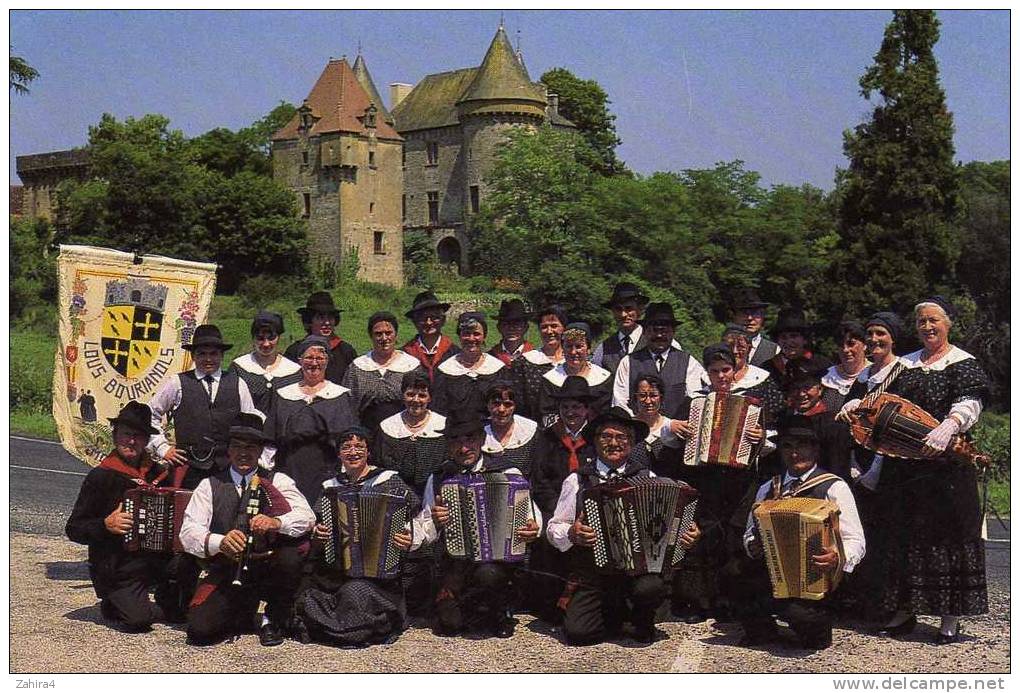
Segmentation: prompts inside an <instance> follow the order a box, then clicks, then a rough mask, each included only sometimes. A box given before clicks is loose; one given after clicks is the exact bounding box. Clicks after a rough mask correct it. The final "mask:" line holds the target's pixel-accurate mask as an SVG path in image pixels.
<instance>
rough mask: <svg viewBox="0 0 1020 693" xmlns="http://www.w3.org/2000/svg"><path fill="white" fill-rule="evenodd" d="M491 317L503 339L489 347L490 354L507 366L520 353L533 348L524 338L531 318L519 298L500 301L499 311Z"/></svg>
mask: <svg viewBox="0 0 1020 693" xmlns="http://www.w3.org/2000/svg"><path fill="white" fill-rule="evenodd" d="M492 317H493V318H495V319H496V329H497V330H499V334H500V336H501V337H502V338H503V339H502V340H500V342H499V343H498V344H496V345H495V346H493V347H492V348H491V349H489V355H490V356H495V357H496V358H498V359H499V360H500V361H502V362H503V363H505V364H506V365H507V366H509V365H510V364H511V363H513V362H514V359H516V358H518V357H519V356H521V354H523V353H524V352H526V351H531V350H532V349H534V347H533V346H532V345H531V342H529V341H527V340H526V339H524V335H525V334H527V332H528V320H529V319H531V313H529V312H528V311H527V309H525V307H524V301H522V300H521V299H519V298H511V299H509V300H506V301H500V303H499V312H498V313H497V314H496V315H493V316H492Z"/></svg>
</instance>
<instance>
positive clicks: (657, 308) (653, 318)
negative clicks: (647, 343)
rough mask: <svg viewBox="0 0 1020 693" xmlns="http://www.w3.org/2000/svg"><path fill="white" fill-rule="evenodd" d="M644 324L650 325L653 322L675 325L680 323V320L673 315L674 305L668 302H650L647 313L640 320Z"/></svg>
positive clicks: (646, 309)
mask: <svg viewBox="0 0 1020 693" xmlns="http://www.w3.org/2000/svg"><path fill="white" fill-rule="evenodd" d="M638 322H640V323H641V324H642V325H650V324H651V323H653V322H668V323H672V325H673V327H676V326H677V325H679V324H680V321H679V320H677V319H676V316H675V315H673V306H671V305H669V304H668V303H649V304H648V307H647V308H645V314H644V315H643V316H642V317H641V320H639V321H638Z"/></svg>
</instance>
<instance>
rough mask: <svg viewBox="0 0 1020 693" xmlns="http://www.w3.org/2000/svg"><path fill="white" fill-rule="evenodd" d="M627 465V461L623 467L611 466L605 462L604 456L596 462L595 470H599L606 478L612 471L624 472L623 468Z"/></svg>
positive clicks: (601, 475)
mask: <svg viewBox="0 0 1020 693" xmlns="http://www.w3.org/2000/svg"><path fill="white" fill-rule="evenodd" d="M626 467H627V463H626V462H625V463H624V464H623V467H616V468H614V467H610V466H609V465H608V464H606V463H605V462H603V461H602V458H599V459H598V460H597V461H596V462H595V471H597V472H598V473H599V476H600V477H602V478H603V479H605V478H606V477H607V476H609V473H610V472H616V473H617V474H623V470H624V469H625V468H626Z"/></svg>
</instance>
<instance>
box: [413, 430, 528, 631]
mask: <svg viewBox="0 0 1020 693" xmlns="http://www.w3.org/2000/svg"><path fill="white" fill-rule="evenodd" d="M444 433H445V436H446V440H447V454H448V459H447V461H445V462H444V463H443V464H442V466H441V467H440V468H439V470H438V471H437V472H435V473H434V474H432V475H431V476H429V480H428V481H427V482H426V483H425V495H424V497H423V498H422V503H423V505H422V509H421V513H420V514H419V515H418V516H417V517H416V518H415V519H414V531H413V532H412V535H413V544H412V546H411V549H412V550H414V549H417V548H418V547H419V546H421V545H422V544H423V543H424V544H431V543H433V542H435V541H437V540H438V539H439V534H440V532H441V531H442V530H443V528H445V527H446V526H447V525H448V524H449V522H450V509H449V508H448V507H446V506H445V505H443V504H442V501H441V498H437V495H436V492H437V490H438V489H439V487H440V486H441V485H442V484H443V482H444V481H445V480H446V479H447V478H449V477H451V476H454V475H458V474H483V473H485V472H501V473H503V474H507V475H518V476H521V472H520V470H519V469H517V468H516V467H511V466H508V465H507V464H505V463H501V462H500V460H498V459H495V458H490V457H489V456H488V455H486V454H485V453H483V452H482V446H483V444H484V443H485V425H484V422H483V421H482V419H481V417H480V416H479V415H478V414H477V413H476V412H473V411H463V410H457V411H455V412H454V413H453V414H452V415H451V416H449V417H448V418H447V419H446V429H445V432H444ZM532 510H533V513H534V518H533V519H530V520H529V521H528V524H527V526H526V527H524V528H522V529H520V530H518V532H517V536H518V538H519V539H521V540H522V541H525V542H528V543H530V542H533V541H535V540H536V539H537V538H538V535H539V532H540V531H541V527H542V513H541V512H540V511H539V510H538V508H537V507H535V506H534V504H532ZM512 575H513V571H512V569H511V567H510V566H509V565H507V564H505V563H501V562H493V563H475V562H473V561H470V560H466V559H463V558H454V557H452V556H450V555H449V554H448V553H446V552H445V551H443V552H441V555H440V559H439V580H438V581H439V594H438V595H436V604H435V625H434V626H433V629H434V630H435V632H436V634H437V635H456V634H458V633H460V632H461V631H462V630H464V629H466V628H472V627H474V628H477V629H480V630H483V631H488V632H489V633H491V634H492V635H495V636H496V637H499V638H509V637H510V636H511V635H513V632H514V626H515V625H516V623H515V621H514V620H513V619H511V618H510V617H509V614H508V606H509V595H510V594H511V593H512V592H511V579H512Z"/></svg>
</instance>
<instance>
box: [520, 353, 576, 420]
mask: <svg viewBox="0 0 1020 693" xmlns="http://www.w3.org/2000/svg"><path fill="white" fill-rule="evenodd" d="M558 363H563V360H562V359H561V360H560V361H557V362H556V363H553V361H552V359H550V358H549V357H548V356H546V355H545V352H544V351H542V350H541V349H532V350H531V351H528V352H526V353H524V354H523V355H522V356H521V357H520V358H518V359H515V360H514V362H513V364H511V366H510V373H509V378H510V383H511V384H512V385H513V387H514V393H515V394H516V397H515V401H516V402H517V412H516V413H518V414H520V415H521V416H524V417H527V418H529V419H531V420H532V421H539V419H540V418H541V415H542V413H541V412H542V406H541V401H540V400H541V397H542V383H543V382H545V381H544V380H543V378H542V376H543V375H545V374H546V372H547V371H550V370H552V369H553V368H554V367H555V366H556V365H557V364H558Z"/></svg>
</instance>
